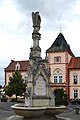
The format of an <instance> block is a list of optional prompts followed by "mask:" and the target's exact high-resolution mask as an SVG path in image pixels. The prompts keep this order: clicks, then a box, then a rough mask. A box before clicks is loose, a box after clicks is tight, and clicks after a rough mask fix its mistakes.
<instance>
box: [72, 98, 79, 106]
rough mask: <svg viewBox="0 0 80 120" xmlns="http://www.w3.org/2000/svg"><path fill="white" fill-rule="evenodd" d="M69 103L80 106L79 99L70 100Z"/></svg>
mask: <svg viewBox="0 0 80 120" xmlns="http://www.w3.org/2000/svg"><path fill="white" fill-rule="evenodd" d="M70 103H71V104H72V105H78V104H80V99H71V100H70Z"/></svg>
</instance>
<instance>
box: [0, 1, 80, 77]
mask: <svg viewBox="0 0 80 120" xmlns="http://www.w3.org/2000/svg"><path fill="white" fill-rule="evenodd" d="M33 11H34V12H35V11H39V12H40V15H41V30H40V33H41V40H40V47H41V49H42V53H41V54H42V57H44V56H45V52H46V49H48V48H49V47H50V46H51V44H52V43H53V41H54V40H55V38H56V37H57V35H58V34H59V32H60V30H59V29H60V27H62V31H63V35H64V37H65V39H66V40H67V42H68V43H69V44H70V46H71V48H72V51H73V52H74V53H76V54H79V52H77V51H75V45H74V42H73V41H77V42H76V43H79V42H78V41H79V31H80V22H79V20H80V12H79V11H80V0H64V1H63V0H47V1H46V0H0V51H1V52H2V54H1V55H0V64H1V65H2V68H4V67H7V65H8V63H9V62H10V60H11V59H14V58H15V60H23V59H29V52H30V47H31V45H32V42H33V41H32V31H33V28H32V18H31V13H32V12H33ZM43 43H46V44H45V46H44V44H43ZM78 48H79V44H77V48H76V49H77V50H79V49H78ZM2 76H3V74H2Z"/></svg>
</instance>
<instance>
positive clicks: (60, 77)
mask: <svg viewBox="0 0 80 120" xmlns="http://www.w3.org/2000/svg"><path fill="white" fill-rule="evenodd" d="M59 83H62V75H61V74H60V75H59Z"/></svg>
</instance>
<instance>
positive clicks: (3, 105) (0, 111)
mask: <svg viewBox="0 0 80 120" xmlns="http://www.w3.org/2000/svg"><path fill="white" fill-rule="evenodd" d="M13 104H15V103H13V102H0V120H7V118H8V117H10V116H12V115H15V113H14V112H13V110H12V109H11V105H13ZM75 107H79V108H80V105H69V106H68V107H67V110H66V111H65V112H64V113H62V114H60V115H58V117H65V118H70V119H71V120H80V114H75V111H74V108H75Z"/></svg>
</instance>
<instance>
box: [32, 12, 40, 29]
mask: <svg viewBox="0 0 80 120" xmlns="http://www.w3.org/2000/svg"><path fill="white" fill-rule="evenodd" d="M32 20H33V27H34V28H35V27H39V29H40V23H41V17H40V15H39V12H35V13H34V12H32Z"/></svg>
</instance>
